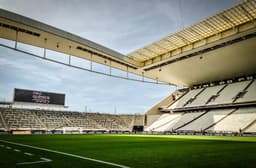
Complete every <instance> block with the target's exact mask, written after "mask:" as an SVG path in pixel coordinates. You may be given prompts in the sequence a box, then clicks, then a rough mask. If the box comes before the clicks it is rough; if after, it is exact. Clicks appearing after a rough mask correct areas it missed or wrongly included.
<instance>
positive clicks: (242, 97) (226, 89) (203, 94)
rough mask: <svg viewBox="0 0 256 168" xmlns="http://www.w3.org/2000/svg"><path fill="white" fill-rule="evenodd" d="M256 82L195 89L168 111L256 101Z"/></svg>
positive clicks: (172, 105)
mask: <svg viewBox="0 0 256 168" xmlns="http://www.w3.org/2000/svg"><path fill="white" fill-rule="evenodd" d="M255 93H256V81H255V80H254V81H253V80H249V81H242V82H235V83H230V84H224V85H217V86H211V87H206V88H199V89H193V90H190V91H189V92H187V93H186V94H185V95H183V96H182V97H181V98H180V99H178V100H177V101H176V102H174V103H173V104H171V105H170V106H169V107H168V109H176V108H184V107H196V106H205V105H218V104H230V103H241V102H255V101H256V94H255Z"/></svg>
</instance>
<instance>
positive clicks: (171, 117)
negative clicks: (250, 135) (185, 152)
mask: <svg viewBox="0 0 256 168" xmlns="http://www.w3.org/2000/svg"><path fill="white" fill-rule="evenodd" d="M251 123H253V124H252V125H251V126H250V124H251ZM248 126H250V127H248ZM255 129H256V107H241V108H238V109H235V108H229V109H214V110H209V111H197V112H183V113H180V112H177V113H173V114H170V113H166V114H162V115H161V116H160V117H159V119H157V120H156V121H155V122H154V123H153V124H151V125H149V126H148V127H146V128H145V131H156V132H165V131H187V132H188V131H197V132H201V131H209V132H240V131H243V132H256V130H255Z"/></svg>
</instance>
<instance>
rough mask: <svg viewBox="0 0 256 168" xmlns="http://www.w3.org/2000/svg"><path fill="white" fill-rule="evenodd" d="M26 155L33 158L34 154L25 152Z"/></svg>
mask: <svg viewBox="0 0 256 168" xmlns="http://www.w3.org/2000/svg"><path fill="white" fill-rule="evenodd" d="M24 155H28V156H33V154H32V153H28V152H25V153H24Z"/></svg>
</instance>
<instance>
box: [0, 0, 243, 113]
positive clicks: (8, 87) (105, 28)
mask: <svg viewBox="0 0 256 168" xmlns="http://www.w3.org/2000/svg"><path fill="white" fill-rule="evenodd" d="M237 3H239V1H238V0H44V1H42V0H0V8H2V9H6V10H9V11H12V12H15V13H18V14H21V15H24V16H27V17H30V18H32V19H35V20H38V21H40V22H43V23H46V24H48V25H51V26H54V27H57V28H59V29H62V30H65V31H68V32H70V33H73V34H76V35H78V36H81V37H83V38H86V39H89V40H91V41H94V42H96V43H99V44H101V45H103V46H105V47H108V48H110V49H113V50H115V51H118V52H120V53H122V54H128V53H130V52H132V51H134V50H136V49H138V48H141V47H143V46H145V45H147V44H150V43H152V42H154V41H156V40H158V39H160V38H162V37H165V36H167V35H169V34H171V33H175V32H176V31H179V30H181V29H183V28H184V27H187V26H189V25H192V24H195V23H197V22H199V21H200V20H202V19H205V18H207V17H209V16H211V15H214V14H216V13H218V12H220V11H222V10H224V9H226V8H228V7H231V6H233V5H235V4H237ZM0 43H5V44H7V43H8V45H12V46H13V45H14V44H13V43H9V42H6V41H5V40H2V39H0ZM19 47H20V48H26V49H27V50H33V52H36V53H38V54H42V50H41V49H34V48H29V47H27V46H25V45H21V44H20V45H19ZM49 57H52V58H58V59H64V57H63V56H62V55H61V54H58V53H54V52H49ZM74 62H76V63H77V64H83V61H81V60H74ZM97 66H98V67H97ZM95 67H97V68H99V69H101V68H102V67H100V66H99V65H95ZM14 88H22V89H31V90H33V89H34V90H41V91H49V92H56V93H65V94H66V102H65V104H66V105H67V106H68V107H69V108H68V110H72V111H87V112H101V113H118V114H127V113H129V114H135V113H136V114H142V113H144V112H146V111H147V110H148V109H149V108H150V107H152V106H153V105H154V104H156V103H157V102H159V101H160V100H161V99H163V98H165V97H166V96H168V95H169V94H171V93H172V92H173V91H174V90H175V89H176V87H173V86H165V85H156V84H146V83H140V82H134V81H128V80H123V79H116V78H111V77H108V76H102V75H99V74H95V73H91V72H86V71H82V70H78V69H74V68H70V67H66V66H63V65H58V64H55V63H51V62H46V61H44V60H40V59H37V58H34V57H31V56H29V55H27V54H24V53H19V52H16V51H13V50H10V49H6V48H3V47H0V101H12V100H13V92H14V91H13V90H14Z"/></svg>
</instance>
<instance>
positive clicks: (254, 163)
mask: <svg viewBox="0 0 256 168" xmlns="http://www.w3.org/2000/svg"><path fill="white" fill-rule="evenodd" d="M0 140H5V141H9V142H16V143H20V144H26V145H31V146H36V147H41V148H46V149H50V150H55V151H60V152H65V153H68V154H75V155H79V156H82V157H88V158H92V159H97V160H101V161H107V162H111V163H116V164H120V165H124V166H127V167H134V168H137V167H138V168H151V167H152V168H183V167H184V168H185V167H195V168H211V167H212V168H224V167H225V168H227V167H231V168H238V167H240V168H246V167H250V168H255V167H256V137H209V136H171V135H170V136H164V135H15V136H14V135H0ZM15 150H16V151H15ZM24 153H28V154H31V155H28V154H24ZM41 158H48V159H50V160H52V161H50V162H42V163H34V164H32V163H33V162H37V161H40V159H41ZM24 162H25V163H27V162H28V164H25V165H22V164H20V163H24ZM17 163H19V164H17ZM30 163H31V164H30ZM0 167H1V168H12V167H20V168H31V167H36V168H39V167H40V168H85V167H88V168H94V167H99V168H102V167H110V168H111V167H112V168H114V167H116V166H113V165H107V164H104V163H99V162H94V161H90V160H85V159H81V158H76V157H72V156H67V155H62V154H58V153H53V152H49V151H44V150H39V149H34V148H29V147H25V146H19V145H15V144H9V143H6V142H3V141H0Z"/></svg>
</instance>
